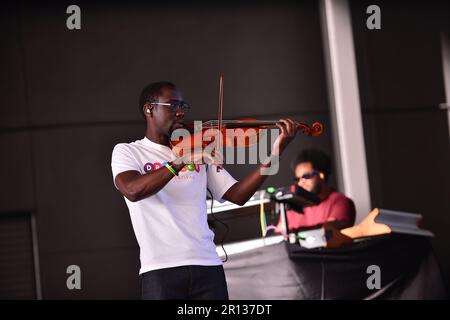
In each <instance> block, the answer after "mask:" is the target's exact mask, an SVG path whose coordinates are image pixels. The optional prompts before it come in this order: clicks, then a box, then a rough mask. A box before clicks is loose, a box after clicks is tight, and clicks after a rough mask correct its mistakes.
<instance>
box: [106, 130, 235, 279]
mask: <svg viewBox="0 0 450 320" xmlns="http://www.w3.org/2000/svg"><path fill="white" fill-rule="evenodd" d="M175 158H176V157H175V155H174V154H173V152H172V150H171V149H170V148H169V147H166V146H163V145H160V144H157V143H154V142H152V141H150V140H149V139H148V138H146V137H145V138H144V139H142V140H137V141H135V142H132V143H120V144H117V145H116V146H115V147H114V150H113V153H112V160H111V167H112V173H113V179H114V181H115V178H116V176H117V175H118V174H119V173H121V172H124V171H129V170H134V171H138V172H140V173H141V174H145V173H146V172H149V171H151V170H156V169H158V168H159V167H161V166H162V165H161V164H162V163H163V162H164V161H173V160H174V159H175ZM236 182H237V181H236V180H235V179H234V178H233V177H232V176H231V175H230V174H229V173H228V172H227V171H226V170H225V169H222V170H219V172H217V170H216V167H211V166H210V167H209V168H208V170H207V169H206V165H195V170H193V171H189V170H188V169H187V168H183V170H182V171H180V172H179V176H175V177H173V178H172V179H171V180H170V181H169V182H168V183H167V184H166V185H165V186H164V187H163V188H162V189H161V190H160V191H159V192H157V193H156V194H154V195H152V196H150V197H147V198H145V199H142V200H140V201H136V202H131V201H129V200H128V199H126V198H125V197H124V199H125V202H126V204H127V206H128V209H129V211H130V216H131V223H132V225H133V229H134V233H135V235H136V239H137V242H138V244H139V247H140V260H141V268H140V270H139V274H142V273H144V272H147V271H150V270H156V269H163V268H170V267H176V266H182V265H206V266H209V265H221V264H222V261H221V260H220V258H219V256H218V255H217V252H216V246H215V244H214V241H213V239H214V233H213V232H212V231H211V230H210V229H209V226H208V222H207V208H206V194H207V191H206V188H207V187H208V189H209V190H210V191H211V193H212V196H213V197H214V199H216V200H218V201H221V202H223V201H224V200H223V199H222V196H223V195H224V193H225V192H226V191H227V190H228V189H229V188H230V187H231V186H232V185H233V184H235V183H236ZM114 184H115V182H114ZM116 188H117V186H116Z"/></svg>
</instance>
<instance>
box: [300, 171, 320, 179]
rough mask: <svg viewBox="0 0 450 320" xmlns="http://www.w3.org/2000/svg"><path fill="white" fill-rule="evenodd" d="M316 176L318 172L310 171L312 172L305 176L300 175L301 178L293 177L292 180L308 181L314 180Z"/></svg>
mask: <svg viewBox="0 0 450 320" xmlns="http://www.w3.org/2000/svg"><path fill="white" fill-rule="evenodd" d="M318 174H319V171H316V170H314V171H312V172H310V173H305V174H304V175H302V176H301V177H295V178H294V181H300V180H302V179H306V180H309V179H312V178H314V177H315V176H317V175H318Z"/></svg>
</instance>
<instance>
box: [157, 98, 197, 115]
mask: <svg viewBox="0 0 450 320" xmlns="http://www.w3.org/2000/svg"><path fill="white" fill-rule="evenodd" d="M150 104H151V105H158V106H165V107H168V108H169V109H170V111H172V112H173V113H175V112H177V111H182V112H184V113H185V112H188V111H189V110H191V106H190V105H188V104H187V103H186V102H184V101H179V100H173V101H170V102H150Z"/></svg>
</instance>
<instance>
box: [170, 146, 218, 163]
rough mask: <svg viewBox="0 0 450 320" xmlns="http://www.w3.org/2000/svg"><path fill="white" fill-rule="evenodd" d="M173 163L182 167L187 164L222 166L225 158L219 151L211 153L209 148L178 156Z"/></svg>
mask: <svg viewBox="0 0 450 320" xmlns="http://www.w3.org/2000/svg"><path fill="white" fill-rule="evenodd" d="M184 151H186V150H184ZM188 151H189V150H188ZM173 163H174V164H177V165H180V166H181V167H183V166H185V165H187V164H210V165H222V164H223V156H222V154H221V153H219V152H217V151H215V152H213V153H212V154H211V152H209V151H208V149H207V148H198V149H194V150H193V151H191V152H186V153H184V154H183V155H182V156H178V158H177V159H175V160H174V161H173Z"/></svg>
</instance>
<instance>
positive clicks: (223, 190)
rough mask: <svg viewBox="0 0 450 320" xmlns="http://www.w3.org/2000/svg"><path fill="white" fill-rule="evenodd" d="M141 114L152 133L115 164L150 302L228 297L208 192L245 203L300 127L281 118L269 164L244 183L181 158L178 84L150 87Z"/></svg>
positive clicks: (117, 152)
mask: <svg viewBox="0 0 450 320" xmlns="http://www.w3.org/2000/svg"><path fill="white" fill-rule="evenodd" d="M139 110H140V112H141V113H142V115H143V116H144V118H145V121H146V125H147V126H146V132H145V136H144V138H142V139H140V140H137V141H134V142H131V143H120V144H117V145H116V146H115V147H114V150H113V153H112V160H111V167H112V173H113V179H114V184H115V186H116V188H117V189H118V190H119V191H120V193H121V194H122V195H123V196H124V199H125V202H126V204H127V206H128V209H129V211H130V217H131V222H132V225H133V229H134V232H135V235H136V239H137V241H138V244H139V247H140V261H141V268H140V270H139V274H140V275H141V279H142V298H143V299H228V291H227V285H226V280H225V274H224V270H223V267H222V261H221V260H220V258H219V256H218V254H217V252H216V248H215V244H214V242H213V238H214V234H213V232H212V231H211V230H210V229H209V227H208V223H207V208H206V196H207V192H210V194H211V195H212V197H213V198H214V199H216V200H218V201H220V202H223V201H225V200H227V201H230V202H233V203H235V204H238V205H243V204H245V203H246V202H247V200H249V199H250V197H251V196H253V194H254V193H255V192H256V191H257V190H258V189H259V188H260V186H261V185H262V184H263V182H264V180H265V179H266V177H267V176H266V175H263V174H262V172H263V171H264V170H262V169H264V168H267V167H268V166H270V161H277V160H278V157H279V156H280V155H281V153H282V152H283V151H284V149H285V148H286V147H287V145H288V144H289V143H290V142H291V141H292V140H293V139H294V137H295V136H296V134H297V131H298V129H297V126H296V124H295V123H294V121H292V120H290V119H281V120H280V121H279V122H278V123H277V124H276V125H277V127H278V128H279V129H280V134H279V136H278V137H277V138H276V140H275V141H274V143H273V145H272V149H271V150H272V152H271V157H270V158H269V160H268V161H267V162H265V163H263V164H260V165H258V167H257V168H255V170H254V171H253V172H252V173H250V174H249V175H248V176H246V177H245V178H243V179H242V180H241V181H236V180H235V179H234V178H233V177H232V176H231V175H230V174H229V173H228V172H227V171H226V170H225V169H223V168H222V169H221V170H216V167H215V166H214V165H203V164H198V163H199V160H200V159H201V158H202V157H203V159H204V156H205V155H204V154H202V153H195V152H194V153H193V154H188V156H183V157H177V156H176V155H175V154H174V152H173V150H172V149H171V139H170V138H171V135H172V132H173V131H174V130H176V129H179V128H182V127H183V126H184V116H185V113H186V112H187V111H188V110H189V106H188V104H187V103H185V102H184V101H183V96H182V94H181V92H180V91H179V90H178V89H177V87H176V86H175V85H174V84H172V83H169V82H158V83H152V84H150V85H148V86H147V87H145V88H144V89H143V91H142V93H141V96H140V103H139ZM206 162H207V161H206Z"/></svg>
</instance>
